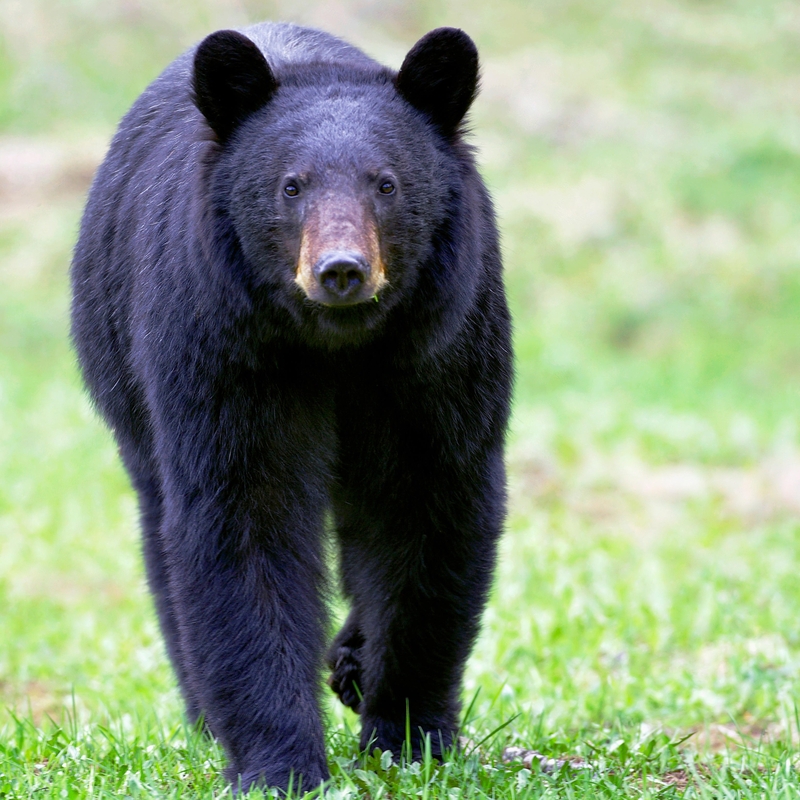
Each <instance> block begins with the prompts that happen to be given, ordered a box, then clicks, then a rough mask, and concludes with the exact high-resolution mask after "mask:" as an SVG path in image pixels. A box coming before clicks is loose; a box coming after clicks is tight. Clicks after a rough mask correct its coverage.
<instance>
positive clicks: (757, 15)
mask: <svg viewBox="0 0 800 800" xmlns="http://www.w3.org/2000/svg"><path fill="white" fill-rule="evenodd" d="M162 5H163V4H162ZM257 6H258V7H257ZM298 8H299V9H300V10H299V11H298V10H297V9H295V10H294V11H291V9H288V8H287V7H286V6H285V4H280V3H277V2H276V3H275V4H273V5H269V6H266V5H258V4H255V3H249V2H245V3H239V4H230V3H224V2H222V0H217V2H211V0H208V1H207V2H204V3H191V4H190V3H188V2H178V3H174V4H169V5H166V6H163V10H162V7H161V6H158V5H157V4H136V3H123V2H110V3H100V2H98V1H97V0H86V1H85V2H81V3H74V4H65V3H55V2H53V1H52V0H33V1H32V2H29V3H25V4H15V3H8V4H6V5H5V6H2V7H0V287H1V288H0V543H1V546H0V609H2V610H1V611H0V706H2V707H3V708H5V709H6V710H5V711H0V798H3V800H5V798H28V797H37V798H39V797H41V798H95V797H97V798H102V797H109V798H111V797H115V798H116V797H153V798H156V797H157V798H161V797H164V798H167V797H219V796H224V795H225V793H226V791H227V790H226V788H225V784H224V781H223V779H222V778H221V766H222V753H221V751H220V750H219V748H218V747H217V746H216V744H215V743H213V742H211V741H209V740H208V739H206V738H205V737H204V736H202V735H201V734H198V733H197V732H195V731H193V730H191V729H188V728H187V727H186V726H185V723H184V720H183V717H182V712H181V704H180V701H179V698H178V696H177V691H176V689H175V685H174V681H173V678H172V675H171V672H170V669H169V666H168V664H167V661H166V657H165V655H164V651H163V647H162V644H161V641H160V638H159V634H158V629H157V624H156V621H155V617H154V613H153V609H152V606H151V604H150V601H149V598H148V596H147V592H146V589H145V585H144V579H143V574H142V566H141V563H140V558H139V552H138V542H137V531H136V511H135V502H134V498H133V496H132V493H131V491H130V488H129V486H128V483H127V480H126V477H125V475H124V473H123V472H122V469H121V467H120V465H119V463H118V459H117V455H116V452H115V448H114V445H113V442H112V440H111V437H110V435H109V434H108V433H107V432H106V431H105V430H104V428H103V427H102V426H101V424H100V423H99V421H98V420H97V419H96V418H95V416H94V414H93V412H92V411H91V409H90V407H89V405H88V402H87V400H86V398H85V396H84V394H83V392H82V389H81V386H80V380H79V378H78V375H77V371H76V369H75V364H74V358H73V356H72V354H71V352H70V348H69V343H68V338H67V327H68V304H69V300H68V287H67V279H66V271H67V265H68V262H69V253H70V248H71V246H72V243H73V242H74V239H75V234H76V230H77V225H78V221H79V218H80V212H81V205H82V202H83V196H84V192H85V190H86V188H87V185H88V180H89V177H90V175H91V172H92V169H93V167H94V165H95V164H96V163H97V161H98V160H99V158H101V157H102V152H103V148H104V147H105V145H106V143H107V141H108V138H109V137H110V135H111V132H112V129H113V125H114V123H115V122H116V120H117V119H118V117H119V116H120V115H121V114H122V113H123V112H124V111H125V109H126V108H127V106H128V105H129V104H130V103H131V102H132V101H133V99H134V98H135V96H136V95H137V94H138V92H139V91H140V90H141V89H142V88H143V87H144V85H145V84H146V83H147V81H148V80H150V79H151V78H152V77H154V76H155V75H156V74H157V73H158V71H159V70H160V69H161V67H162V66H163V65H165V64H166V63H167V62H168V61H169V60H170V59H171V58H172V57H173V56H174V55H175V54H176V53H177V52H179V51H180V50H181V49H182V48H183V47H185V46H187V45H188V44H190V43H191V42H192V41H193V40H195V39H196V38H198V37H199V36H201V35H202V34H203V33H204V32H206V31H208V30H211V29H214V28H217V27H224V26H230V25H240V24H244V23H246V22H247V21H248V20H251V19H252V20H255V19H259V18H266V17H272V18H277V17H280V18H287V14H289V13H291V14H294V15H295V16H294V18H296V19H298V20H300V21H305V22H310V23H312V24H316V25H319V26H322V27H327V28H329V29H332V30H334V32H337V33H340V34H343V35H345V36H347V37H349V38H350V39H351V40H353V41H355V42H356V43H357V44H360V45H361V46H363V47H365V48H366V49H367V50H368V51H369V52H371V53H372V54H374V55H376V56H378V57H380V58H382V59H384V60H386V61H388V62H389V63H393V64H394V65H395V66H396V65H397V64H398V63H399V61H400V59H401V58H402V55H403V53H404V51H405V50H406V49H407V48H408V47H409V46H410V44H411V43H413V41H414V40H415V39H416V37H418V36H419V35H421V34H422V33H423V32H425V31H426V30H427V29H429V28H431V27H434V26H436V25H440V24H456V25H459V26H461V27H463V28H465V29H466V30H467V31H468V32H469V33H470V34H472V35H473V36H474V37H475V38H476V40H477V42H478V44H479V47H480V49H481V53H482V56H483V61H484V74H483V84H484V91H483V95H482V97H481V99H480V101H479V102H478V104H477V106H476V109H475V114H474V118H473V127H474V130H475V141H476V143H477V144H478V146H479V148H480V154H481V156H480V157H481V162H482V165H483V171H484V173H485V175H486V177H487V180H488V182H489V184H490V186H491V188H492V190H493V192H494V196H495V199H496V202H497V207H498V210H499V212H500V217H501V221H502V228H503V233H504V249H505V254H506V263H507V278H508V285H509V291H510V295H511V300H512V304H513V310H514V316H515V329H516V350H517V357H518V363H517V371H518V375H517V384H516V404H515V414H514V422H513V426H512V434H511V438H510V446H509V468H510V484H511V485H510V491H511V495H510V515H509V521H508V533H507V536H506V537H505V540H504V544H503V550H502V559H501V563H500V565H499V569H498V576H497V581H496V585H495V590H494V593H493V595H492V599H491V603H490V605H489V608H488V610H487V613H486V617H485V625H484V630H483V633H482V635H481V637H480V640H479V642H478V644H477V646H476V648H475V652H474V654H473V657H472V659H471V661H470V665H469V669H468V673H467V679H466V685H465V707H466V708H467V709H468V712H467V713H466V719H465V722H464V734H465V736H466V737H467V738H468V739H469V740H471V742H472V744H469V745H467V746H466V747H465V749H464V751H463V752H462V753H461V754H460V755H457V756H455V757H454V758H453V760H452V761H451V762H449V763H448V764H446V765H444V766H441V765H437V764H435V763H432V762H431V761H430V760H423V762H422V763H416V764H413V763H412V764H407V763H405V762H401V763H400V764H399V765H392V764H390V763H389V761H388V760H387V757H386V756H384V755H382V754H372V755H370V754H367V755H363V754H360V753H358V751H357V735H356V733H357V720H356V718H355V717H354V716H353V715H352V714H351V713H350V712H349V711H346V710H344V709H341V708H340V707H338V706H337V705H336V704H334V703H333V701H332V700H331V701H330V702H329V711H328V716H329V726H328V733H329V753H330V765H331V771H332V774H333V781H332V787H331V789H330V790H329V795H330V796H331V797H334V798H339V797H342V798H344V797H363V796H370V797H373V798H378V797H386V798H397V797H422V798H431V799H433V798H448V800H449V799H450V798H481V797H493V798H502V799H505V798H525V797H531V798H534V797H539V796H547V797H563V798H578V797H595V796H600V797H609V798H618V797H623V796H625V797H627V796H633V797H656V796H658V797H679V796H686V797H699V798H712V797H713V798H731V797H745V798H750V797H752V798H756V797H759V798H760V797H770V798H772V797H776V798H777V797H781V798H784V797H785V798H793V797H797V796H798V795H800V777H798V774H797V767H798V763H800V750H799V749H798V743H799V742H800V719H799V717H800V715H799V714H798V710H797V699H798V687H799V686H800V626H799V625H798V623H797V620H798V615H799V614H800V581H798V579H797V574H798V568H799V567H800V429H799V428H798V424H799V423H798V398H799V397H800V316H799V315H798V309H800V113H798V112H800V93H798V91H797V79H796V76H797V74H798V69H800V17H798V15H797V11H796V9H795V8H794V6H793V5H792V4H790V3H786V2H779V1H778V0H763V1H762V0H747V2H744V0H741V2H737V1H736V0H691V1H690V0H683V1H682V2H681V1H680V0H657V1H656V2H652V3H641V2H635V0H613V2H609V3H595V2H589V0H566V2H565V1H564V0H560V1H559V2H556V0H535V1H534V0H526V1H525V2H523V1H522V0H520V2H511V0H495V2H493V3H490V4H485V3H478V2H477V0H465V2H461V3H458V4H455V3H449V2H445V0H428V1H427V2H416V3H414V2H412V3H399V2H397V3H395V2H387V3H385V4H381V6H380V8H378V6H377V5H373V4H369V3H359V2H356V0H350V1H348V2H344V3H341V4H337V5H336V8H335V9H334V11H331V10H330V8H332V6H330V4H328V5H326V4H324V3H321V2H320V3H317V2H314V0H310V1H309V2H308V3H305V4H303V5H300V6H298ZM474 745H478V746H477V747H475V746H474ZM509 745H517V746H520V747H523V748H525V749H528V750H535V751H537V752H539V753H541V754H544V755H545V756H547V757H552V758H555V759H562V760H567V761H569V762H571V763H572V766H570V765H565V766H563V767H562V768H560V769H556V770H555V771H554V772H553V773H550V774H545V773H544V772H542V771H541V770H540V769H539V768H538V766H537V765H536V763H534V764H533V765H531V767H530V768H528V767H526V766H524V765H523V764H522V763H520V762H515V763H508V764H507V763H504V762H503V761H502V758H501V756H502V753H503V750H504V748H506V747H507V746H509ZM255 795H257V793H254V796H255Z"/></svg>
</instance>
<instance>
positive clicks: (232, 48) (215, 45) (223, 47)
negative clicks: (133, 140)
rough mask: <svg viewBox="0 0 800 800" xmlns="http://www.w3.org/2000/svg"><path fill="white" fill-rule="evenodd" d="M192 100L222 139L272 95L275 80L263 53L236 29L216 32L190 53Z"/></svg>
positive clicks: (275, 86) (276, 84) (275, 83)
mask: <svg viewBox="0 0 800 800" xmlns="http://www.w3.org/2000/svg"><path fill="white" fill-rule="evenodd" d="M192 88H193V89H194V102H195V105H196V106H197V107H198V108H199V109H200V112H201V113H202V114H203V116H204V117H205V118H206V120H207V121H208V124H209V125H210V126H211V129H212V130H213V131H214V133H216V134H217V138H218V139H219V140H220V141H221V142H224V141H225V140H226V139H227V138H228V137H229V136H230V135H231V134H232V133H233V131H234V130H235V129H236V128H237V127H238V126H239V125H240V124H241V123H242V122H243V121H244V120H245V119H246V118H247V117H248V116H249V115H250V114H252V113H253V112H255V111H258V109H260V108H262V107H263V106H264V105H266V103H267V102H268V101H269V99H270V98H271V97H272V95H273V94H275V90H276V89H277V88H278V81H277V80H276V78H275V74H274V73H273V72H272V70H271V69H270V66H269V64H268V63H267V60H266V58H264V54H263V53H262V52H261V51H260V50H259V49H258V47H257V46H256V45H255V44H254V43H253V42H252V41H251V40H250V39H248V38H247V37H246V36H244V35H242V34H241V33H237V32H236V31H217V32H216V33H212V34H211V35H210V36H207V37H206V38H205V39H203V41H202V42H200V45H199V46H198V48H197V51H196V52H195V55H194V76H193V78H192Z"/></svg>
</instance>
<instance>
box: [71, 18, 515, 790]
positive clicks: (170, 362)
mask: <svg viewBox="0 0 800 800" xmlns="http://www.w3.org/2000/svg"><path fill="white" fill-rule="evenodd" d="M477 82H478V55H477V51H476V49H475V45H474V44H473V42H472V40H471V39H470V38H469V37H468V36H467V35H466V34H465V33H463V32H462V31H460V30H457V29H453V28H440V29H437V30H434V31H432V32H431V33H429V34H427V35H426V36H425V37H423V38H422V39H421V40H420V41H419V42H418V43H417V44H416V45H415V46H414V47H413V48H412V50H411V51H410V52H409V53H408V55H407V56H406V58H405V60H404V62H403V64H402V66H401V68H400V70H399V71H398V72H395V71H393V70H391V69H388V68H385V67H382V66H381V65H380V64H378V63H377V62H375V61H373V60H372V59H370V58H369V57H367V56H366V55H364V54H363V53H362V52H361V51H359V50H357V49H356V48H354V47H352V46H350V45H348V44H346V43H345V42H343V41H341V40H339V39H337V38H335V37H333V36H330V35H328V34H325V33H322V32H319V31H315V30H310V29H305V28H301V27H297V26H293V25H284V24H261V25H256V26H253V27H251V28H248V29H246V30H245V31H244V32H236V31H219V32H217V33H214V34H211V35H210V36H209V37H207V38H206V39H205V40H204V41H203V42H201V43H200V45H199V46H197V47H196V48H195V49H193V50H192V51H190V52H188V53H186V54H185V55H183V56H182V57H180V58H178V59H177V60H176V61H175V62H174V63H173V64H172V65H171V66H169V67H168V68H167V69H166V71H165V72H164V73H163V74H162V75H161V76H160V77H159V78H158V79H157V80H156V81H155V82H154V83H153V84H152V85H151V86H150V87H149V88H148V89H147V90H146V91H145V92H144V94H142V96H141V97H140V98H139V99H138V100H137V101H136V103H135V104H134V105H133V107H132V109H131V110H130V111H129V113H128V114H127V115H126V116H125V118H124V119H123V120H122V123H121V124H120V127H119V129H118V131H117V133H116V136H115V138H114V140H113V142H112V144H111V147H110V150H109V153H108V155H107V157H106V159H105V161H104V163H103V164H102V166H101V167H100V169H99V171H98V173H97V176H96V178H95V180H94V184H93V186H92V188H91V192H90V194H89V199H88V203H87V206H86V211H85V214H84V217H83V222H82V225H81V231H80V237H79V240H78V243H77V246H76V249H75V254H74V260H73V264H72V285H73V291H74V300H73V307H72V334H73V339H74V343H75V347H76V349H77V352H78V356H79V360H80V365H81V367H82V370H83V374H84V377H85V380H86V383H87V385H88V387H89V390H90V393H91V396H92V398H93V401H94V403H95V404H96V406H97V408H98V409H99V411H100V413H101V414H102V415H103V417H104V418H105V420H106V421H107V422H108V424H109V426H110V427H111V429H112V430H113V432H114V435H115V437H116V439H117V442H118V444H119V448H120V453H121V456H122V459H123V461H124V464H125V467H126V469H127V471H128V472H129V474H130V477H131V480H132V482H133V485H134V487H135V489H136V492H137V493H138V497H139V501H140V508H141V522H142V528H143V537H144V557H145V562H146V567H147V576H148V582H149V585H150V588H151V590H152V593H153V596H154V598H155V603H156V607H157V610H158V615H159V619H160V624H161V627H162V630H163V634H164V638H165V640H166V645H167V649H168V652H169V656H170V658H171V660H172V663H173V665H174V668H175V671H176V673H177V677H178V680H179V683H180V688H181V690H182V693H183V695H184V698H185V701H186V705H187V709H188V714H189V716H190V718H192V719H198V718H200V717H202V718H203V719H204V720H205V724H206V725H207V727H208V729H210V731H211V732H212V733H213V734H214V735H215V736H217V737H218V738H219V739H220V741H221V742H222V744H223V745H224V747H225V750H226V753H227V755H228V758H229V769H228V773H227V774H228V777H229V778H230V780H231V781H232V782H233V783H234V784H235V785H239V786H241V787H245V788H246V787H249V786H250V785H252V784H254V783H259V784H262V785H269V786H278V787H283V788H286V787H287V785H288V784H289V782H290V780H293V781H294V785H295V786H297V783H298V781H300V780H302V783H303V786H305V787H306V788H312V786H315V785H318V784H319V783H320V782H321V781H324V780H325V779H326V778H327V777H328V774H329V773H328V768H327V764H326V758H325V745H324V736H323V727H322V720H321V710H320V692H321V680H320V672H321V669H322V667H323V664H324V662H325V661H326V660H327V664H328V666H329V667H330V669H331V671H332V672H331V676H330V679H329V683H330V685H331V686H332V687H333V689H334V691H336V692H337V693H338V694H339V696H340V698H341V700H342V701H343V702H344V703H346V704H347V705H349V706H351V707H352V708H353V709H355V710H356V711H357V712H358V713H359V714H360V716H361V724H362V736H361V745H362V747H370V748H373V747H379V748H381V749H383V750H391V751H392V752H393V753H394V754H395V755H398V754H399V753H400V751H401V748H402V745H403V742H404V741H405V739H406V724H407V715H408V724H409V725H410V730H411V736H412V741H413V750H414V753H415V754H417V755H418V754H419V752H420V747H421V746H423V742H424V737H425V736H427V735H430V740H431V746H432V750H433V753H434V755H435V756H437V757H442V756H443V755H444V754H445V752H446V751H447V750H448V748H450V747H452V746H453V744H454V733H455V731H456V730H457V728H458V714H459V708H460V705H459V693H460V685H461V679H462V674H463V670H464V665H465V661H466V659H467V656H468V654H469V652H470V649H471V646H472V643H473V641H474V639H475V636H476V633H477V631H478V626H479V622H480V615H481V612H482V609H483V607H484V604H485V602H486V597H487V592H488V589H489V586H490V582H491V577H492V571H493V566H494V563H495V556H496V545H497V541H498V537H499V535H500V532H501V528H502V525H503V519H504V514H505V472H504V464H503V448H504V438H505V430H506V423H507V417H508V412H509V392H510V384H511V377H512V367H511V348H510V322H509V314H508V309H507V305H506V301H505V294H504V288H503V282H502V268H501V260H500V254H499V247H498V237H497V231H496V226H495V219H494V213H493V210H492V205H491V201H490V198H489V195H488V193H487V191H486V189H485V187H484V185H483V183H482V181H481V179H480V177H479V175H478V173H477V171H476V167H475V163H474V159H473V154H472V151H471V149H470V147H469V145H468V144H467V143H465V141H464V125H463V121H464V116H465V114H466V112H467V110H468V109H469V107H470V104H471V103H472V101H473V99H474V97H475V94H476V91H477ZM328 533H330V535H332V536H334V537H335V540H336V542H337V544H338V553H339V564H340V572H341V581H342V586H343V592H344V594H345V596H346V598H348V600H349V602H350V604H351V611H350V615H349V617H348V619H347V621H346V623H345V624H344V627H343V628H342V630H341V631H340V632H339V634H338V635H337V636H336V637H335V639H334V641H333V644H332V645H330V647H329V648H328V650H327V656H326V648H325V640H326V635H327V633H328V622H327V617H326V536H327V535H328Z"/></svg>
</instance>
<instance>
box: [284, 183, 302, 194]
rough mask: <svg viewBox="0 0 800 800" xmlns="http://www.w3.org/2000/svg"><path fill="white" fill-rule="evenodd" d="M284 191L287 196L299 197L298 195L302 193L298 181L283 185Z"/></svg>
mask: <svg viewBox="0 0 800 800" xmlns="http://www.w3.org/2000/svg"><path fill="white" fill-rule="evenodd" d="M283 193H284V194H285V195H286V196H287V197H297V195H298V194H300V189H299V188H298V186H297V184H296V183H287V184H286V186H284V187H283Z"/></svg>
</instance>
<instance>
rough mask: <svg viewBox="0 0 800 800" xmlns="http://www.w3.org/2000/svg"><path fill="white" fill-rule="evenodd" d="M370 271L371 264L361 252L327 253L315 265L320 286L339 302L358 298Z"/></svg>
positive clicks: (334, 300) (315, 272) (332, 298)
mask: <svg viewBox="0 0 800 800" xmlns="http://www.w3.org/2000/svg"><path fill="white" fill-rule="evenodd" d="M369 273H370V269H369V264H368V263H367V261H366V259H365V258H364V256H362V255H361V254H360V253H342V252H336V253H327V254H326V255H324V256H323V257H322V258H321V259H320V260H319V261H318V262H317V265H316V266H315V267H314V274H315V275H316V276H317V280H318V281H319V283H320V286H322V288H323V289H324V290H325V292H326V294H327V295H328V296H329V297H330V298H331V300H332V301H333V302H338V303H343V302H348V301H352V300H354V299H356V298H358V297H359V293H360V291H361V289H362V287H363V286H364V285H365V284H366V282H367V281H368V280H369ZM359 299H360V298H359Z"/></svg>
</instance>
